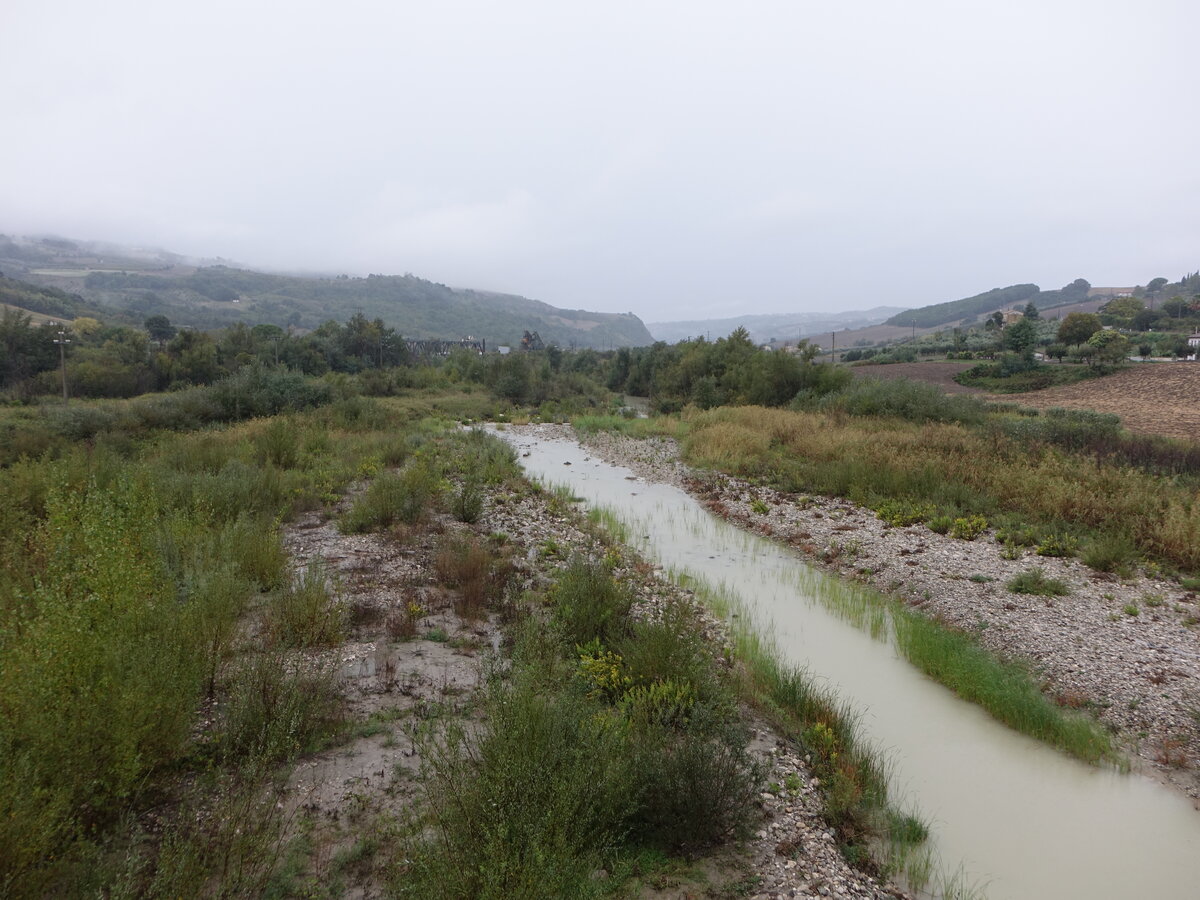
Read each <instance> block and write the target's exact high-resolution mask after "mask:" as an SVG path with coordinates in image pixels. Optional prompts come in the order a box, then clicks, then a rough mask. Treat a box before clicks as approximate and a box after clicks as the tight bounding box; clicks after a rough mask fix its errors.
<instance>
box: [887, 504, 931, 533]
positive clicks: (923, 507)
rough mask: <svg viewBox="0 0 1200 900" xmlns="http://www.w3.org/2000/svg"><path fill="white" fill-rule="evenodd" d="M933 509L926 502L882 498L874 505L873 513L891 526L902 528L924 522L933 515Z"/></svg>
mask: <svg viewBox="0 0 1200 900" xmlns="http://www.w3.org/2000/svg"><path fill="white" fill-rule="evenodd" d="M933 512H934V509H933V507H932V506H931V505H929V504H927V503H913V502H911V501H909V500H884V501H883V502H882V503H880V504H878V505H877V506H876V507H875V515H877V516H878V517H879V518H880V520H881V521H883V522H886V523H887V524H888V525H891V526H892V527H893V528H904V527H906V526H908V525H916V524H917V523H918V522H924V521H925V520H926V519H928V518H930V517H931V516H932V515H933Z"/></svg>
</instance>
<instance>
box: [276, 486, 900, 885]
mask: <svg viewBox="0 0 1200 900" xmlns="http://www.w3.org/2000/svg"><path fill="white" fill-rule="evenodd" d="M344 505H345V504H343V506H344ZM336 512H337V511H336V510H332V511H320V512H314V513H310V514H307V515H305V516H303V517H302V518H300V519H299V520H298V521H296V522H295V523H293V524H292V525H290V526H288V527H287V529H286V531H285V545H286V547H287V549H288V551H289V553H290V555H291V559H292V563H293V566H295V567H296V568H297V570H303V569H306V568H307V567H308V566H309V565H311V564H312V563H314V562H316V563H319V564H321V565H323V566H324V567H325V570H326V571H327V572H328V573H330V575H331V576H332V578H333V580H334V581H335V583H336V584H337V585H338V588H339V599H340V602H341V603H342V604H344V606H345V607H346V609H347V610H348V613H349V621H350V625H351V627H350V640H349V641H348V642H347V643H346V644H344V645H343V646H342V647H340V648H338V649H337V650H335V651H331V653H333V654H335V655H336V657H337V661H338V664H339V665H340V667H341V672H342V682H343V685H344V692H345V697H346V707H347V709H346V717H347V718H348V719H349V720H350V721H353V722H359V723H361V725H360V726H359V727H358V728H357V730H356V732H355V733H354V735H353V736H352V737H351V738H350V739H349V740H348V741H346V742H344V743H341V744H339V746H337V747H335V748H331V749H330V750H327V751H325V752H323V753H320V754H316V755H315V756H312V757H309V758H307V759H305V760H304V762H302V763H301V764H300V765H299V766H298V767H297V770H296V772H295V773H294V775H293V776H292V779H291V781H290V783H289V787H288V791H287V794H288V809H289V822H291V825H290V832H291V835H292V840H293V841H297V840H300V839H301V838H303V841H304V842H305V844H306V846H307V847H308V848H309V849H308V851H307V853H306V856H307V860H306V861H305V863H304V864H303V866H302V871H303V875H302V876H301V877H300V880H301V881H303V880H310V881H314V882H317V881H324V880H327V879H328V878H330V877H331V876H336V877H342V878H346V879H347V882H348V884H353V885H354V886H355V889H356V891H358V892H359V895H360V896H364V897H372V896H380V895H382V894H384V893H386V891H387V889H388V884H389V882H391V884H392V885H393V886H394V884H395V881H394V879H395V878H396V874H395V873H396V863H395V860H394V859H390V855H389V853H388V850H387V836H388V835H396V834H397V832H398V829H399V824H398V823H400V822H401V821H402V820H404V818H405V817H406V816H407V815H408V814H409V813H410V811H411V810H414V809H416V808H418V807H419V806H420V804H421V803H422V798H423V791H424V790H425V785H426V784H427V783H428V782H426V781H424V780H423V779H422V778H421V777H420V773H421V770H422V762H423V759H422V753H423V747H425V746H427V744H426V743H425V742H424V741H423V740H422V739H421V732H423V731H424V732H426V733H427V732H428V731H429V730H430V729H443V728H446V727H447V726H448V725H449V724H450V723H458V724H462V725H463V726H464V727H466V728H476V729H477V728H480V727H482V722H481V719H480V700H481V694H482V688H483V686H484V682H485V680H486V679H485V673H486V672H488V671H495V670H496V668H497V667H500V668H503V666H504V665H505V664H506V663H505V659H504V657H505V654H504V650H503V648H504V623H503V622H502V621H501V616H500V615H499V614H498V613H497V612H496V611H491V612H488V613H486V614H478V613H477V614H475V615H463V614H462V613H461V612H460V610H461V608H462V604H461V599H462V589H461V588H454V587H447V585H446V579H445V577H444V573H441V572H439V552H440V549H441V548H443V547H445V546H446V545H447V543H448V542H451V541H453V540H454V539H455V538H460V539H464V540H476V541H479V542H480V543H482V544H484V545H486V546H487V547H488V548H489V550H490V552H491V553H492V554H493V555H494V556H495V557H496V558H502V559H503V560H504V561H505V568H506V571H507V572H508V576H507V577H508V578H509V579H510V580H511V586H510V594H513V595H520V594H522V593H524V592H538V591H544V590H546V589H548V588H549V587H550V585H552V584H553V583H554V582H555V580H556V579H557V578H558V576H559V575H560V574H561V573H562V571H563V570H564V568H565V567H566V566H567V565H568V562H569V560H570V559H571V558H572V557H573V556H576V555H578V554H584V555H591V556H595V555H597V554H604V553H610V552H611V553H615V555H616V556H617V557H618V559H619V562H618V563H617V568H616V570H615V572H614V574H615V575H616V576H617V577H618V578H619V579H620V580H621V582H622V583H623V584H626V585H628V586H630V587H631V588H632V589H633V591H634V593H635V596H636V598H637V600H636V605H635V611H634V612H635V615H637V616H641V617H647V618H652V617H653V616H654V615H656V614H657V612H658V611H660V610H661V609H663V608H664V607H665V606H666V605H668V604H670V603H683V604H687V605H689V606H690V607H691V608H692V610H693V611H694V612H695V613H696V615H697V616H700V617H702V619H703V621H704V623H705V624H704V631H705V632H706V636H707V638H708V640H709V641H710V642H712V643H713V645H714V646H715V647H717V648H720V647H721V646H723V643H724V642H725V641H726V636H725V630H724V626H723V624H722V623H720V622H718V621H716V620H715V619H714V618H713V617H712V616H711V615H710V614H709V613H708V612H707V611H706V610H705V609H704V608H703V606H702V605H701V604H700V602H699V601H698V600H697V599H696V598H695V596H694V595H693V594H691V592H689V591H688V590H686V589H684V588H681V587H679V586H677V585H675V584H674V583H672V582H671V581H670V580H669V579H668V578H666V577H665V575H664V573H662V572H661V571H658V570H656V569H654V567H652V566H649V565H647V564H645V563H644V562H643V561H641V560H639V559H637V558H636V557H635V556H634V555H633V554H632V552H631V551H628V550H627V549H626V548H621V547H605V546H603V544H602V543H601V541H600V538H599V537H598V534H597V532H596V530H595V529H594V528H592V527H590V526H589V525H588V524H587V522H586V520H584V519H583V517H582V516H581V514H580V513H579V511H578V510H577V509H575V507H574V506H573V505H572V504H570V503H569V502H567V501H565V500H564V499H563V498H562V497H558V496H556V495H554V494H551V493H547V492H543V491H538V490H531V489H529V488H528V487H513V486H503V487H500V488H497V489H496V490H494V491H489V492H487V493H486V495H485V496H484V497H483V508H482V511H481V514H480V516H479V518H478V520H477V521H476V522H475V523H474V524H473V525H466V524H464V523H461V522H458V521H455V520H454V519H453V518H452V517H450V516H447V515H444V514H435V516H434V518H433V519H432V520H431V521H430V522H429V523H428V524H427V526H426V527H424V528H422V529H420V530H416V531H411V532H404V533H398V532H392V533H384V534H367V535H346V534H342V533H341V532H339V531H338V529H337V527H336V523H335V519H334V516H335V515H336ZM717 655H718V656H720V655H721V654H720V653H719V652H718V653H717ZM750 750H751V752H752V754H753V755H754V757H755V758H756V759H757V760H758V761H759V762H760V763H761V764H762V765H763V767H764V777H763V781H764V785H765V786H766V789H765V790H763V791H762V792H761V793H760V794H759V796H758V800H757V804H756V805H757V809H756V812H755V821H754V823H753V826H752V832H751V834H750V836H749V837H748V838H747V839H746V840H745V841H743V842H741V843H739V844H737V845H735V846H729V847H725V848H721V849H720V850H719V851H718V852H717V853H715V854H712V855H710V856H706V857H704V858H702V859H700V860H698V861H696V862H695V863H694V864H692V865H683V866H672V867H671V868H670V869H669V870H667V871H663V872H652V873H649V877H647V879H646V881H647V883H646V884H642V885H640V886H639V887H638V889H637V896H640V897H660V898H668V897H670V898H674V897H684V896H728V895H731V894H732V893H734V892H736V893H737V895H739V896H742V895H744V896H752V897H761V898H776V897H793V896H828V897H845V898H871V900H882V898H886V897H900V896H903V895H902V894H901V893H900V892H899V891H897V890H896V889H895V888H893V887H891V886H889V885H885V884H881V883H880V882H879V881H877V880H876V879H874V878H872V877H871V876H870V875H868V874H866V873H863V872H861V871H859V870H856V869H854V868H852V867H851V866H850V865H849V864H847V862H846V861H845V859H844V858H843V856H842V854H841V852H840V850H839V846H838V838H837V836H836V835H835V834H834V833H833V831H832V830H831V829H830V828H829V827H828V826H827V825H826V823H825V821H824V819H823V818H822V812H823V799H822V795H821V794H820V792H819V791H818V789H817V786H816V779H815V776H814V774H813V772H812V771H811V770H810V768H809V766H808V764H807V763H806V761H805V760H804V759H803V758H801V757H800V756H798V755H797V754H796V752H795V751H794V750H793V749H791V748H790V746H789V744H788V742H786V741H784V740H782V739H781V738H780V737H779V736H778V735H777V734H776V733H774V732H773V731H771V729H769V728H768V727H767V726H766V725H765V724H764V723H762V722H761V721H755V722H753V740H752V743H751V745H750ZM367 835H382V836H384V837H383V838H382V840H381V839H380V838H379V837H372V838H370V839H369V842H368V844H367V845H365V846H366V847H367V848H368V849H369V850H370V852H369V853H368V852H365V850H364V836H367ZM349 857H356V862H355V864H354V867H347V866H345V865H341V867H340V868H338V865H339V864H338V860H344V859H347V858H349Z"/></svg>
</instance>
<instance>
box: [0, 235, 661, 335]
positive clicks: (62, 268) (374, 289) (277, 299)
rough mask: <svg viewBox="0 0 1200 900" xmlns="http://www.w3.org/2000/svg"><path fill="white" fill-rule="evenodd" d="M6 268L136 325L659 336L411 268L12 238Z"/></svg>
mask: <svg viewBox="0 0 1200 900" xmlns="http://www.w3.org/2000/svg"><path fill="white" fill-rule="evenodd" d="M0 272H3V273H4V274H5V275H7V276H10V277H12V278H17V279H20V280H21V281H23V282H28V283H30V284H33V285H36V286H38V287H42V288H51V289H56V290H58V291H60V292H63V293H65V294H66V295H69V296H73V297H75V298H78V300H79V301H80V302H81V303H83V304H87V305H89V306H91V307H95V308H97V309H99V310H101V311H102V313H103V314H105V315H106V316H109V317H114V318H119V319H125V320H130V321H135V322H141V321H142V320H143V319H145V318H146V317H147V316H151V315H165V316H167V317H168V318H169V319H170V320H171V321H172V322H173V323H175V324H176V325H190V326H193V327H196V328H220V327H224V326H228V325H233V324H235V323H237V322H245V323H247V324H251V325H253V324H260V323H268V324H272V325H279V326H281V327H291V328H296V329H312V328H316V327H317V326H319V325H321V324H322V323H323V322H326V321H328V320H330V319H333V320H336V321H339V322H341V321H345V320H347V319H349V318H350V317H351V316H352V315H354V314H355V313H359V312H361V313H362V314H363V315H365V316H366V317H367V318H369V319H375V318H379V319H382V320H383V322H384V324H385V325H388V326H390V327H392V328H395V329H397V330H398V331H399V332H400V333H401V334H403V335H404V336H406V337H413V338H435V339H447V340H455V339H459V338H463V337H468V336H469V337H472V338H475V339H479V338H482V339H484V340H486V341H487V342H488V343H489V344H490V345H495V344H516V343H517V342H519V341H520V340H521V337H522V335H523V334H524V333H525V332H526V331H530V332H537V333H538V334H539V336H540V337H541V338H542V340H543V341H545V342H546V343H553V344H558V345H559V346H562V347H594V348H597V349H608V348H612V347H631V346H644V345H646V344H650V343H652V342H653V338H652V337H651V335H650V332H649V331H647V330H646V327H645V325H643V324H642V321H641V319H639V318H638V317H637V316H636V315H634V314H633V313H603V312H590V311H588V310H580V309H561V308H559V307H556V306H552V305H551V304H549V303H544V302H542V301H540V300H531V299H529V298H527V297H521V296H519V295H516V294H503V293H497V292H494V291H486V290H474V289H468V288H452V287H449V286H447V285H444V284H438V283H436V282H433V281H428V280H426V279H424V278H419V277H417V276H416V275H413V274H411V273H406V274H404V275H383V274H370V275H367V276H366V277H357V276H351V275H346V274H336V275H298V274H280V273H271V272H262V271H256V270H254V269H250V268H246V267H242V266H235V265H232V264H229V263H228V261H225V260H216V261H211V260H197V259H189V258H187V257H184V256H181V255H179V254H176V253H170V252H167V251H163V250H156V249H146V248H134V247H122V246H119V245H115V244H108V243H101V242H92V241H76V240H70V239H66V238H57V237H56V238H46V237H39V238H24V237H7V236H4V235H0ZM63 312H64V313H65V310H63Z"/></svg>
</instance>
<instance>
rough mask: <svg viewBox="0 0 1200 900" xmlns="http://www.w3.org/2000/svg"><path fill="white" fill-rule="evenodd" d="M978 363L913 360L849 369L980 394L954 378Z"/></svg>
mask: <svg viewBox="0 0 1200 900" xmlns="http://www.w3.org/2000/svg"><path fill="white" fill-rule="evenodd" d="M976 365H978V363H974V362H914V363H891V364H889V365H882V366H855V367H854V368H853V369H852V370H851V371H853V372H854V374H855V375H865V376H869V377H871V378H882V379H884V380H889V381H890V380H892V379H895V378H909V379H911V380H913V381H927V382H929V383H930V384H934V385H937V386H938V387H940V388H941V389H942V390H943V391H945V392H946V393H947V394H982V393H984V391H981V390H979V388H973V387H964V386H963V385H961V384H959V383H958V382H957V381H955V380H954V376H955V375H957V374H958V373H959V372H965V371H966V370H967V369H969V368H971V367H972V366H976Z"/></svg>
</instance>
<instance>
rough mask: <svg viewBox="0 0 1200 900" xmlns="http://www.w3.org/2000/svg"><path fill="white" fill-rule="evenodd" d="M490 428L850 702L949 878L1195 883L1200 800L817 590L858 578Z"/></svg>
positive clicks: (1093, 886) (1106, 891)
mask: <svg viewBox="0 0 1200 900" xmlns="http://www.w3.org/2000/svg"><path fill="white" fill-rule="evenodd" d="M498 433H499V435H500V436H502V437H504V438H506V439H507V440H509V441H510V442H512V443H513V444H514V445H515V446H516V447H517V448H518V450H519V451H520V452H521V454H522V458H521V463H522V465H523V466H524V467H525V470H526V472H527V473H528V474H530V475H533V476H535V477H537V478H538V479H540V480H541V481H542V482H543V483H544V484H546V485H547V486H551V487H552V486H555V485H563V486H566V487H569V489H570V490H571V492H572V493H573V494H574V495H575V496H577V497H579V498H581V499H582V500H583V501H584V502H585V503H587V504H588V505H590V506H594V507H601V508H604V509H607V510H608V511H610V512H611V513H612V514H614V515H615V516H616V518H617V519H618V520H619V521H620V522H622V523H623V524H624V525H625V526H626V527H627V529H628V531H629V540H630V543H631V544H632V545H633V546H634V547H636V548H637V549H638V550H639V551H640V552H641V553H642V554H643V555H644V556H645V557H646V558H647V559H649V560H651V561H653V562H655V563H657V564H659V565H661V566H663V567H664V568H667V569H670V570H673V571H675V572H677V573H679V574H682V575H686V576H688V577H691V578H694V579H697V580H700V581H703V582H704V583H706V584H708V585H710V586H712V587H714V588H715V589H717V590H719V591H721V592H723V593H724V594H726V595H727V596H728V597H729V599H730V600H732V601H733V602H734V603H735V604H736V605H737V606H738V607H739V609H740V611H741V614H743V615H750V616H751V617H752V618H753V621H754V624H755V627H756V628H757V629H758V630H760V631H761V632H763V633H765V634H766V635H767V636H768V637H769V638H770V639H771V640H773V641H774V643H775V644H776V645H777V646H778V648H779V651H780V653H781V655H782V657H783V659H784V660H785V661H786V662H788V663H791V664H794V665H798V666H800V667H803V668H804V669H806V670H808V672H809V673H810V675H811V676H812V677H814V678H815V679H816V680H818V681H819V682H823V683H825V684H826V685H827V686H828V687H829V688H830V689H832V690H833V691H834V692H835V693H836V694H837V695H838V696H839V697H841V698H843V699H845V700H848V701H849V702H850V704H851V705H852V707H853V708H854V709H855V710H857V711H858V712H859V714H860V716H861V721H860V727H861V731H862V734H863V736H864V737H866V738H867V739H869V740H871V741H872V742H874V744H875V745H876V746H877V747H878V748H879V749H880V750H881V751H882V752H883V753H884V755H885V757H886V758H887V760H888V762H889V764H890V770H891V773H892V778H891V781H892V793H893V796H894V797H896V798H898V799H899V800H900V801H901V805H903V804H904V803H905V802H908V803H911V805H912V806H913V807H914V808H915V809H916V810H917V811H918V812H919V814H920V815H921V816H922V817H923V818H924V819H925V820H926V821H928V822H929V823H930V825H931V829H930V831H931V833H930V841H931V842H932V845H933V849H934V852H935V856H936V858H937V859H938V862H937V863H936V865H937V867H939V868H940V869H941V875H942V877H943V879H949V878H952V877H953V876H954V875H955V874H956V873H959V876H960V880H961V881H962V882H963V883H965V884H968V885H975V886H978V887H980V888H981V891H980V893H982V894H984V895H986V896H987V897H988V898H991V900H1042V898H1045V900H1064V898H1077V897H1078V898H1088V900H1107V898H1112V900H1118V898H1120V900H1126V898H1141V897H1145V898H1155V900H1175V898H1178V900H1196V898H1200V812H1197V811H1196V810H1194V809H1193V808H1192V805H1191V803H1190V802H1188V800H1187V799H1185V798H1184V797H1182V796H1180V795H1178V794H1176V793H1175V792H1174V791H1172V790H1170V789H1168V788H1166V787H1164V786H1162V785H1160V784H1159V783H1157V782H1155V781H1153V780H1152V779H1150V778H1148V777H1145V776H1141V775H1131V774H1123V773H1120V772H1118V771H1115V770H1113V769H1111V768H1096V767H1092V766H1089V765H1087V764H1085V763H1081V762H1077V761H1076V760H1074V759H1072V758H1070V757H1067V756H1065V755H1063V754H1061V753H1059V752H1057V751H1055V750H1053V749H1051V748H1049V747H1047V746H1046V745H1044V744H1042V743H1040V742H1038V741H1035V740H1033V739H1032V738H1027V737H1025V736H1023V735H1021V734H1018V733H1017V732H1014V731H1012V730H1010V729H1008V728H1006V727H1005V726H1003V725H1001V724H999V723H998V722H996V721H995V720H994V719H992V718H991V717H989V716H988V715H987V714H986V713H985V712H983V711H982V710H981V709H979V708H978V707H976V706H974V705H972V704H970V703H967V702H965V701H963V700H960V699H959V698H958V697H956V696H955V695H954V694H953V693H951V692H950V691H949V690H947V689H946V688H944V687H942V686H941V685H939V684H937V683H936V682H934V681H932V680H931V679H929V678H928V677H926V676H925V675H924V674H922V673H921V672H919V671H918V670H917V669H915V668H914V667H913V666H912V665H910V664H909V663H908V662H907V661H905V660H904V659H903V658H901V657H900V656H899V654H898V653H897V651H896V649H895V647H894V645H893V644H892V643H891V642H890V641H889V640H888V639H887V638H886V628H885V629H884V630H883V631H884V634H885V637H884V638H883V639H878V638H877V637H872V636H871V634H870V633H869V629H867V628H863V627H857V626H855V625H852V624H850V623H848V622H847V621H846V620H845V618H843V617H842V616H839V615H837V614H835V613H834V612H831V611H830V609H829V608H828V605H827V604H828V599H826V602H822V600H821V597H822V596H825V597H826V598H828V597H829V596H830V595H837V594H839V592H840V593H845V592H851V593H852V592H853V589H852V588H850V587H848V586H847V585H846V583H844V582H842V581H840V580H839V579H837V578H835V577H833V576H830V575H826V574H825V573H823V572H820V571H818V570H815V569H813V568H811V567H809V566H807V565H806V564H805V563H804V562H802V561H801V560H800V559H799V558H798V557H797V556H796V554H795V553H793V552H791V551H789V550H787V549H785V548H783V547H780V546H778V545H776V544H774V543H772V542H770V541H768V540H765V539H763V538H759V537H757V536H756V535H752V534H749V533H747V532H745V531H743V530H741V529H738V528H736V527H735V526H732V525H730V524H728V523H726V522H723V521H721V520H719V519H717V518H716V517H715V516H713V515H711V514H710V513H709V512H708V511H707V510H705V509H704V508H703V507H701V506H700V504H699V503H697V502H696V501H695V500H694V499H693V498H692V497H690V496H689V495H688V494H687V493H686V492H684V491H682V490H680V489H679V488H676V487H673V486H670V485H663V484H653V483H647V482H645V481H643V480H641V479H633V477H632V473H631V472H630V471H629V470H628V469H625V468H622V467H620V466H613V465H609V464H607V463H604V462H601V461H600V460H597V459H595V458H593V457H591V456H590V454H589V453H588V452H587V451H586V450H584V449H583V448H581V447H580V446H579V445H578V444H577V443H575V442H573V441H568V440H558V439H545V438H534V437H530V436H526V435H516V434H514V433H512V432H498ZM525 453H528V455H527V456H526V455H524V454H525ZM567 463H570V465H567ZM878 621H879V620H878V619H876V622H877V623H878ZM877 633H878V630H877Z"/></svg>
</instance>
